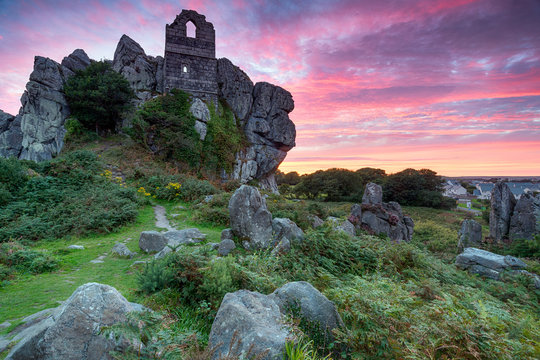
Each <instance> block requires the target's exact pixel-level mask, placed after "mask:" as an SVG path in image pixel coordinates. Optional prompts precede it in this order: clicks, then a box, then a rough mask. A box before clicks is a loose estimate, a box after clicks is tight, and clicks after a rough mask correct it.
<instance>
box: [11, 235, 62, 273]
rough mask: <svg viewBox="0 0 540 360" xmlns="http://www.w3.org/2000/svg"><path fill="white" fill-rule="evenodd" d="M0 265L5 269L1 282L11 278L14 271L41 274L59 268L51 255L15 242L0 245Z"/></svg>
mask: <svg viewBox="0 0 540 360" xmlns="http://www.w3.org/2000/svg"><path fill="white" fill-rule="evenodd" d="M0 265H1V267H2V269H4V271H3V273H2V274H0V281H3V280H5V279H7V278H9V276H10V275H11V274H12V273H13V271H18V272H19V273H31V274H41V273H45V272H50V271H54V270H56V269H57V268H58V266H59V264H58V261H57V260H56V259H55V258H54V257H52V256H51V255H49V254H46V253H44V252H41V251H36V250H32V249H29V248H27V247H25V246H23V245H21V244H19V243H14V242H7V243H2V244H0Z"/></svg>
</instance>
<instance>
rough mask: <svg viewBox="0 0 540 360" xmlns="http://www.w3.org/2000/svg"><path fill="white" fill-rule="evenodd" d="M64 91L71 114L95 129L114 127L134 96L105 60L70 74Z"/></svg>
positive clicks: (89, 127)
mask: <svg viewBox="0 0 540 360" xmlns="http://www.w3.org/2000/svg"><path fill="white" fill-rule="evenodd" d="M64 92H65V94H66V98H67V101H68V105H69V108H70V110H71V115H72V116H73V117H75V118H76V119H77V120H79V122H80V123H81V124H82V125H83V126H84V127H86V128H87V129H90V130H95V131H96V132H97V133H100V132H104V131H107V130H112V131H114V130H115V129H116V127H117V124H118V123H119V120H120V118H121V115H122V113H123V112H125V111H127V110H129V108H130V107H132V106H133V105H132V104H131V103H130V100H132V99H133V98H134V96H135V95H134V93H133V90H132V89H131V87H130V86H129V83H128V81H127V80H126V79H125V78H124V76H122V75H121V74H119V73H117V72H115V71H114V70H113V69H112V67H111V65H110V64H109V63H107V62H105V61H97V62H92V63H91V64H90V65H89V66H88V67H87V68H86V69H84V70H81V71H78V72H77V73H76V74H75V75H74V76H72V77H70V78H69V79H68V81H67V83H66V85H65V86H64Z"/></svg>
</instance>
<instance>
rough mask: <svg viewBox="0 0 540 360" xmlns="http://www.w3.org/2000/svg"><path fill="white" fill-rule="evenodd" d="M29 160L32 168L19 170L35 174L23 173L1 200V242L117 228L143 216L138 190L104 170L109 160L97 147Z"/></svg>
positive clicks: (24, 240)
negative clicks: (7, 196)
mask: <svg viewBox="0 0 540 360" xmlns="http://www.w3.org/2000/svg"><path fill="white" fill-rule="evenodd" d="M25 164H26V163H24V162H18V165H17V166H20V167H21V169H26V170H21V171H19V173H24V172H25V171H26V172H30V171H33V172H34V173H35V176H33V177H31V178H28V177H21V176H19V178H21V179H22V181H21V183H19V184H18V185H17V186H18V187H15V186H14V187H13V188H14V189H15V190H14V191H12V192H11V198H10V199H8V202H7V203H4V205H3V206H2V205H0V242H4V241H8V240H10V239H16V240H20V241H22V242H29V241H33V240H39V239H53V238H60V237H62V236H65V235H68V234H76V235H82V234H87V233H89V232H111V231H113V230H115V229H116V228H118V227H119V226H121V225H124V224H127V223H129V222H131V221H133V220H135V218H136V216H137V208H138V205H139V203H140V200H139V198H138V197H137V194H136V192H135V191H134V190H132V189H127V188H125V187H122V186H121V185H120V184H117V183H115V182H111V181H110V180H109V179H107V178H106V177H104V176H100V175H99V174H100V173H102V171H103V164H102V163H100V162H99V160H98V158H97V156H96V155H95V154H94V153H92V152H88V151H76V152H72V153H69V154H67V155H65V156H62V157H59V158H56V159H54V160H51V161H49V162H44V163H41V164H34V165H33V166H34V167H35V170H30V169H29V168H26V165H25ZM14 174H17V172H14ZM15 177H16V176H15ZM8 184H9V183H8Z"/></svg>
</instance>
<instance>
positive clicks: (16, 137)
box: [0, 110, 23, 158]
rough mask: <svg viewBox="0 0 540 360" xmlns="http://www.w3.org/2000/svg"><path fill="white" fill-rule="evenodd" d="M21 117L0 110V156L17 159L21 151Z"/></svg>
mask: <svg viewBox="0 0 540 360" xmlns="http://www.w3.org/2000/svg"><path fill="white" fill-rule="evenodd" d="M22 138H23V134H22V131H21V116H19V115H18V116H13V115H11V114H8V113H5V112H3V111H2V110H0V156H2V157H5V158H9V157H15V158H18V157H19V154H20V153H21V149H22Z"/></svg>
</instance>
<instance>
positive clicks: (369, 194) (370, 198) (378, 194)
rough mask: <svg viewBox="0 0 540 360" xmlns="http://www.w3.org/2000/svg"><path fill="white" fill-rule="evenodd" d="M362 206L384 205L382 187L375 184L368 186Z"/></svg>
mask: <svg viewBox="0 0 540 360" xmlns="http://www.w3.org/2000/svg"><path fill="white" fill-rule="evenodd" d="M362 204H371V205H380V204H382V187H381V185H378V184H375V183H368V184H366V188H365V190H364V195H363V196H362Z"/></svg>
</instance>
